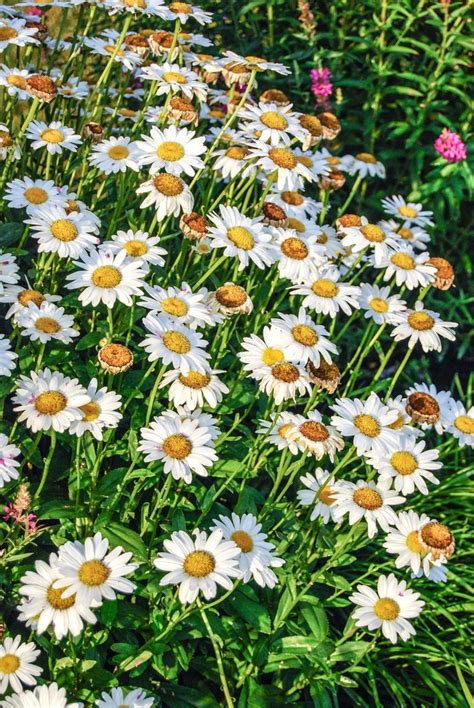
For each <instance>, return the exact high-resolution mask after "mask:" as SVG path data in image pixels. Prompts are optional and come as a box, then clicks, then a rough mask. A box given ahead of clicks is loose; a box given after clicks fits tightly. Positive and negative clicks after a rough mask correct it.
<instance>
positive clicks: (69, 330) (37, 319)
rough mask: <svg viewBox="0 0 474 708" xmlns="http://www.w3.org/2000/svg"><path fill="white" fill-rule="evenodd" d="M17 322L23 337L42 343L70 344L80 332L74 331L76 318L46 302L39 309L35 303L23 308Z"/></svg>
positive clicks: (62, 308) (61, 308)
mask: <svg viewBox="0 0 474 708" xmlns="http://www.w3.org/2000/svg"><path fill="white" fill-rule="evenodd" d="M16 322H17V324H18V326H19V328H20V331H21V334H22V336H23V337H28V338H29V339H31V341H33V342H35V341H36V340H39V341H40V342H41V343H43V344H44V343H46V342H49V341H50V340H52V339H53V340H57V341H59V342H63V343H64V344H70V343H71V342H72V340H73V339H74V337H78V336H79V331H78V330H77V329H74V327H73V325H74V317H72V315H66V314H64V307H57V306H56V305H54V304H53V303H52V302H47V301H46V300H44V301H43V302H42V303H41V305H40V306H39V307H38V306H37V305H35V303H34V302H33V301H31V302H29V303H28V306H27V307H23V308H22V309H21V310H20V311H19V312H18V315H17V317H16Z"/></svg>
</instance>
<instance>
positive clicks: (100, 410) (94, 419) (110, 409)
mask: <svg viewBox="0 0 474 708" xmlns="http://www.w3.org/2000/svg"><path fill="white" fill-rule="evenodd" d="M87 395H88V396H89V401H88V403H84V404H82V405H81V406H79V408H80V409H81V411H82V418H81V419H80V420H74V421H73V422H72V423H71V427H70V428H69V432H70V433H71V435H77V436H78V437H81V436H82V435H84V433H85V432H86V431H87V430H88V431H90V433H91V434H92V435H93V436H94V438H95V439H96V440H102V438H103V436H102V430H103V429H104V428H116V427H117V425H118V424H119V422H120V421H121V419H122V413H120V412H119V408H120V406H121V404H122V396H121V395H120V394H118V393H115V391H108V390H107V388H106V387H105V386H104V387H103V388H98V382H97V379H95V378H94V379H92V380H91V382H90V384H89V386H88V387H87Z"/></svg>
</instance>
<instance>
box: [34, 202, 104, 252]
mask: <svg viewBox="0 0 474 708" xmlns="http://www.w3.org/2000/svg"><path fill="white" fill-rule="evenodd" d="M25 223H26V224H29V225H30V226H31V229H30V235H31V236H32V237H33V238H34V239H36V240H37V241H38V243H39V246H38V251H39V252H40V253H43V252H46V253H57V254H58V256H59V257H60V258H79V257H80V256H82V255H83V254H84V253H85V251H86V250H87V249H92V248H94V247H95V246H96V244H98V243H99V239H98V238H97V236H96V235H95V234H96V233H97V226H96V225H95V224H94V223H93V222H92V221H89V219H86V218H84V217H83V216H81V214H79V213H78V212H76V211H69V210H66V209H65V207H64V206H61V205H59V204H52V205H51V206H46V207H39V208H38V209H36V210H35V212H34V216H31V217H30V218H29V219H27V220H26V221H25Z"/></svg>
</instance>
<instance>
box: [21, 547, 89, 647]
mask: <svg viewBox="0 0 474 708" xmlns="http://www.w3.org/2000/svg"><path fill="white" fill-rule="evenodd" d="M57 563H58V556H57V555H56V553H51V554H50V556H49V563H45V561H42V560H37V561H35V569H34V571H33V570H29V571H27V572H26V573H25V575H23V577H22V578H21V579H20V583H21V586H20V589H19V593H20V595H22V597H23V598H24V599H23V602H22V604H21V605H20V606H19V607H18V610H19V611H20V620H22V621H23V622H26V623H27V625H29V626H31V625H33V627H34V629H35V631H36V632H37V633H38V634H43V633H44V632H45V631H46V630H47V629H48V628H51V631H52V632H53V634H54V636H55V637H56V639H58V640H59V639H63V638H64V637H66V636H67V635H68V634H72V636H73V637H77V636H79V634H81V632H82V631H83V629H84V622H86V623H88V624H95V622H96V621H97V618H96V616H95V615H94V613H93V612H92V611H91V609H90V606H88V605H86V604H83V603H79V602H78V601H77V599H76V596H75V595H72V596H70V597H63V596H62V593H63V590H65V589H66V586H64V587H62V588H61V587H59V588H55V587H54V584H55V583H56V582H57V581H58V580H60V579H61V574H60V572H59V570H58V567H57ZM96 606H97V605H96Z"/></svg>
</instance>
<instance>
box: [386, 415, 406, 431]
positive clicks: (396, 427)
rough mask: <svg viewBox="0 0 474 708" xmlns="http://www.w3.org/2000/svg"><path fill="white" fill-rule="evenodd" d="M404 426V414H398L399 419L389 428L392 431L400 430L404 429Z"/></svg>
mask: <svg viewBox="0 0 474 708" xmlns="http://www.w3.org/2000/svg"><path fill="white" fill-rule="evenodd" d="M404 425H405V420H404V418H403V416H402V414H401V413H398V416H397V419H396V420H395V421H394V422H393V423H390V425H389V426H388V427H389V428H391V430H400V429H401V428H403V426H404Z"/></svg>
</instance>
